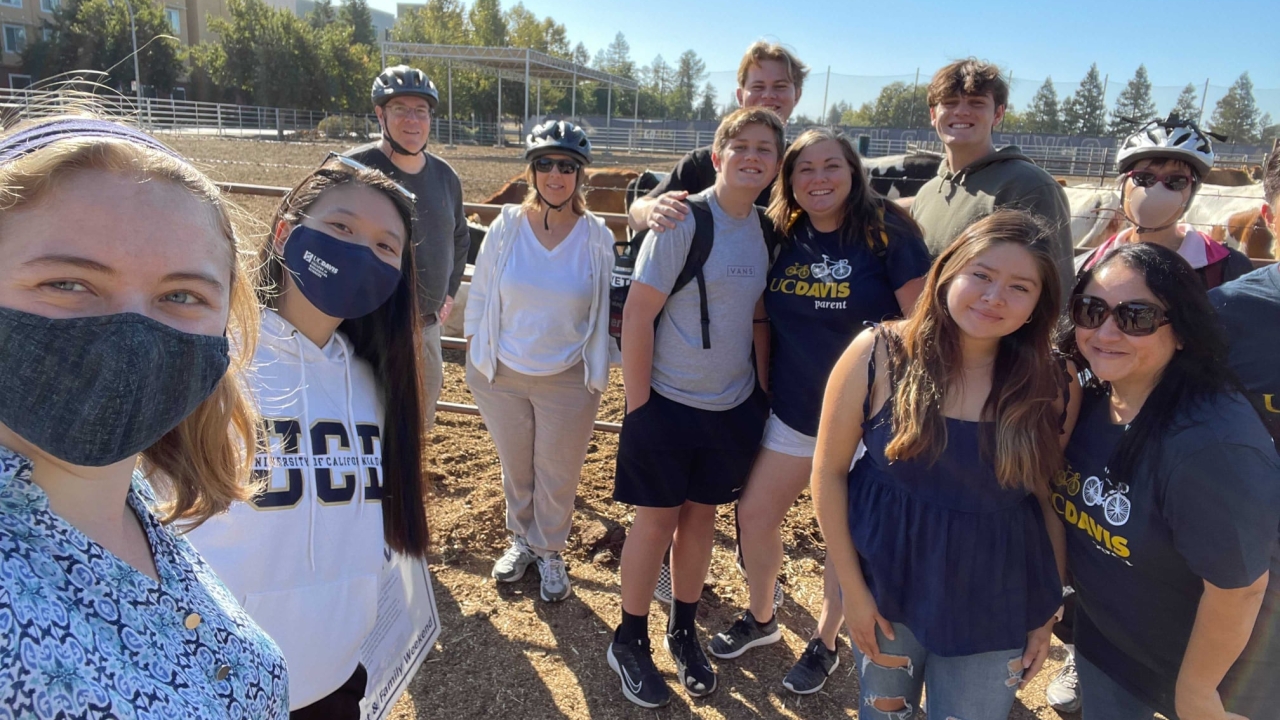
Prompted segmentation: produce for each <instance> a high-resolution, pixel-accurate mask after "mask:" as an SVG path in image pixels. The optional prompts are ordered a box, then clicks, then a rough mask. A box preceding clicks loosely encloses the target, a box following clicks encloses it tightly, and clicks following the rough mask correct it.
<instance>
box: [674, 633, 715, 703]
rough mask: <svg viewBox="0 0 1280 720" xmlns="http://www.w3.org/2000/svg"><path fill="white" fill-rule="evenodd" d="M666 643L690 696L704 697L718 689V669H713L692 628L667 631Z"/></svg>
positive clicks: (681, 682) (682, 683) (681, 680)
mask: <svg viewBox="0 0 1280 720" xmlns="http://www.w3.org/2000/svg"><path fill="white" fill-rule="evenodd" d="M664 643H665V644H666V646H667V651H668V652H670V653H671V659H672V660H674V661H675V663H676V671H677V674H678V675H679V676H680V684H681V685H682V686H684V691H685V692H687V693H689V696H690V697H703V696H704V695H710V694H711V693H713V692H715V691H716V671H715V670H712V669H711V662H710V661H708V660H707V655H706V653H704V652H702V646H701V645H699V644H698V636H697V635H696V634H695V633H694V632H693V631H692V630H676V631H675V632H672V633H667V638H666V640H665V641H664Z"/></svg>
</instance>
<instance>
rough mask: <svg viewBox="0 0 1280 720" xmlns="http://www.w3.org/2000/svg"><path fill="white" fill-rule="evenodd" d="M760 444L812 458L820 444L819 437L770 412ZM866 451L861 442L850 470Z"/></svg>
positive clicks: (767, 447) (773, 449) (797, 455)
mask: <svg viewBox="0 0 1280 720" xmlns="http://www.w3.org/2000/svg"><path fill="white" fill-rule="evenodd" d="M760 445H761V446H762V447H764V448H766V449H768V450H772V451H774V452H776V453H782V454H783V455H790V456H792V457H800V458H812V457H813V453H814V450H815V449H816V448H817V445H818V438H816V437H811V436H809V435H805V434H804V433H802V432H800V431H799V430H796V429H795V428H793V427H791V426H790V425H788V424H786V423H784V422H782V420H780V419H779V418H778V416H777V415H774V414H773V413H772V412H770V413H769V420H768V421H766V422H765V424H764V439H763V440H761V441H760ZM866 452H867V446H866V445H864V444H862V443H861V442H859V443H858V449H857V450H855V451H854V453H853V462H852V463H850V464H849V469H850V470H852V469H853V466H854V464H856V463H857V462H858V459H859V458H861V457H862V456H863V455H865V454H866Z"/></svg>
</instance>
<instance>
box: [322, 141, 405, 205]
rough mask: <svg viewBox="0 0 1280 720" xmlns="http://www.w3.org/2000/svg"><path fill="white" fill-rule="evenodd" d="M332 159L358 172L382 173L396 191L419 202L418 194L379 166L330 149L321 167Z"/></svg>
mask: <svg viewBox="0 0 1280 720" xmlns="http://www.w3.org/2000/svg"><path fill="white" fill-rule="evenodd" d="M330 160H337V161H338V162H339V163H341V164H342V165H345V166H347V168H349V169H351V170H355V171H356V172H365V171H368V172H375V173H378V174H379V175H381V176H383V177H385V178H386V179H387V181H388V182H390V183H391V184H392V185H393V186H394V187H395V189H396V192H398V193H400V194H401V195H403V196H405V197H406V198H407V199H408V200H409V202H410V203H417V202H418V196H417V195H414V194H413V193H411V192H409V188H407V187H405V186H403V185H401V184H400V183H398V182H396V181H395V180H392V179H391V176H390V175H388V174H386V173H384V172H382V171H381V170H379V169H378V168H373V167H369V166H368V165H365V164H364V163H362V162H360V161H359V160H355V159H353V158H349V157H347V156H346V155H339V154H338V153H336V152H333V151H330V152H329V154H328V155H326V156H325V158H324V162H322V163H320V166H321V167H324V166H325V165H328V164H329V161H330Z"/></svg>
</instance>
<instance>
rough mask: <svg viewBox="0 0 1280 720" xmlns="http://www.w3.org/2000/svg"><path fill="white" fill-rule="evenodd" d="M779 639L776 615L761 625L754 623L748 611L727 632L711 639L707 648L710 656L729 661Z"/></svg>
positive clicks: (754, 619)
mask: <svg viewBox="0 0 1280 720" xmlns="http://www.w3.org/2000/svg"><path fill="white" fill-rule="evenodd" d="M781 639H782V631H781V630H779V629H778V616H777V615H774V616H773V618H771V619H770V620H769V622H767V623H764V624H763V625H762V624H760V623H758V622H756V618H755V616H754V615H752V614H751V611H750V610H748V611H746V612H744V613H742V617H740V618H738V619H737V620H735V621H734V623H733V625H732V626H731V627H730V628H729V629H728V630H726V631H724V632H722V633H720V634H719V635H716V636H715V637H713V638H711V643H710V644H709V647H710V648H711V654H712V655H715V656H716V657H718V658H724V659H726V660H729V659H732V658H736V657H738V656H739V655H741V654H742V653H744V652H746V651H748V650H750V649H751V648H753V647H759V646H760V645H770V644H772V643H776V642H778V641H779V640H781Z"/></svg>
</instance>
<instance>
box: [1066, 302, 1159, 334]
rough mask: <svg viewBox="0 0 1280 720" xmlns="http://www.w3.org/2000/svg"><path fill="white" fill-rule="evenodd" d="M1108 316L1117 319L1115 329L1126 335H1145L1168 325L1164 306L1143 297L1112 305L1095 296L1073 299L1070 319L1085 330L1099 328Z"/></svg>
mask: <svg viewBox="0 0 1280 720" xmlns="http://www.w3.org/2000/svg"><path fill="white" fill-rule="evenodd" d="M1108 317H1113V318H1115V320H1116V329H1118V330H1119V331H1120V332H1122V333H1124V334H1125V335H1131V336H1133V337H1144V336H1146V335H1151V334H1152V333H1154V332H1155V331H1157V330H1159V329H1160V328H1161V327H1163V326H1165V325H1168V324H1169V322H1170V320H1169V315H1168V314H1167V313H1166V312H1165V309H1164V308H1162V307H1159V306H1157V305H1152V304H1151V303H1146V302H1142V301H1140V300H1126V301H1125V302H1122V303H1119V304H1117V305H1116V306H1115V307H1111V306H1110V305H1108V304H1107V301H1106V300H1103V299H1102V298H1099V297H1094V296H1093V295H1076V296H1075V297H1073V298H1071V322H1073V323H1075V325H1076V327H1078V328H1084V329H1085V330H1097V329H1098V328H1100V327H1102V324H1103V323H1105V322H1106V321H1107V318H1108Z"/></svg>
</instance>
